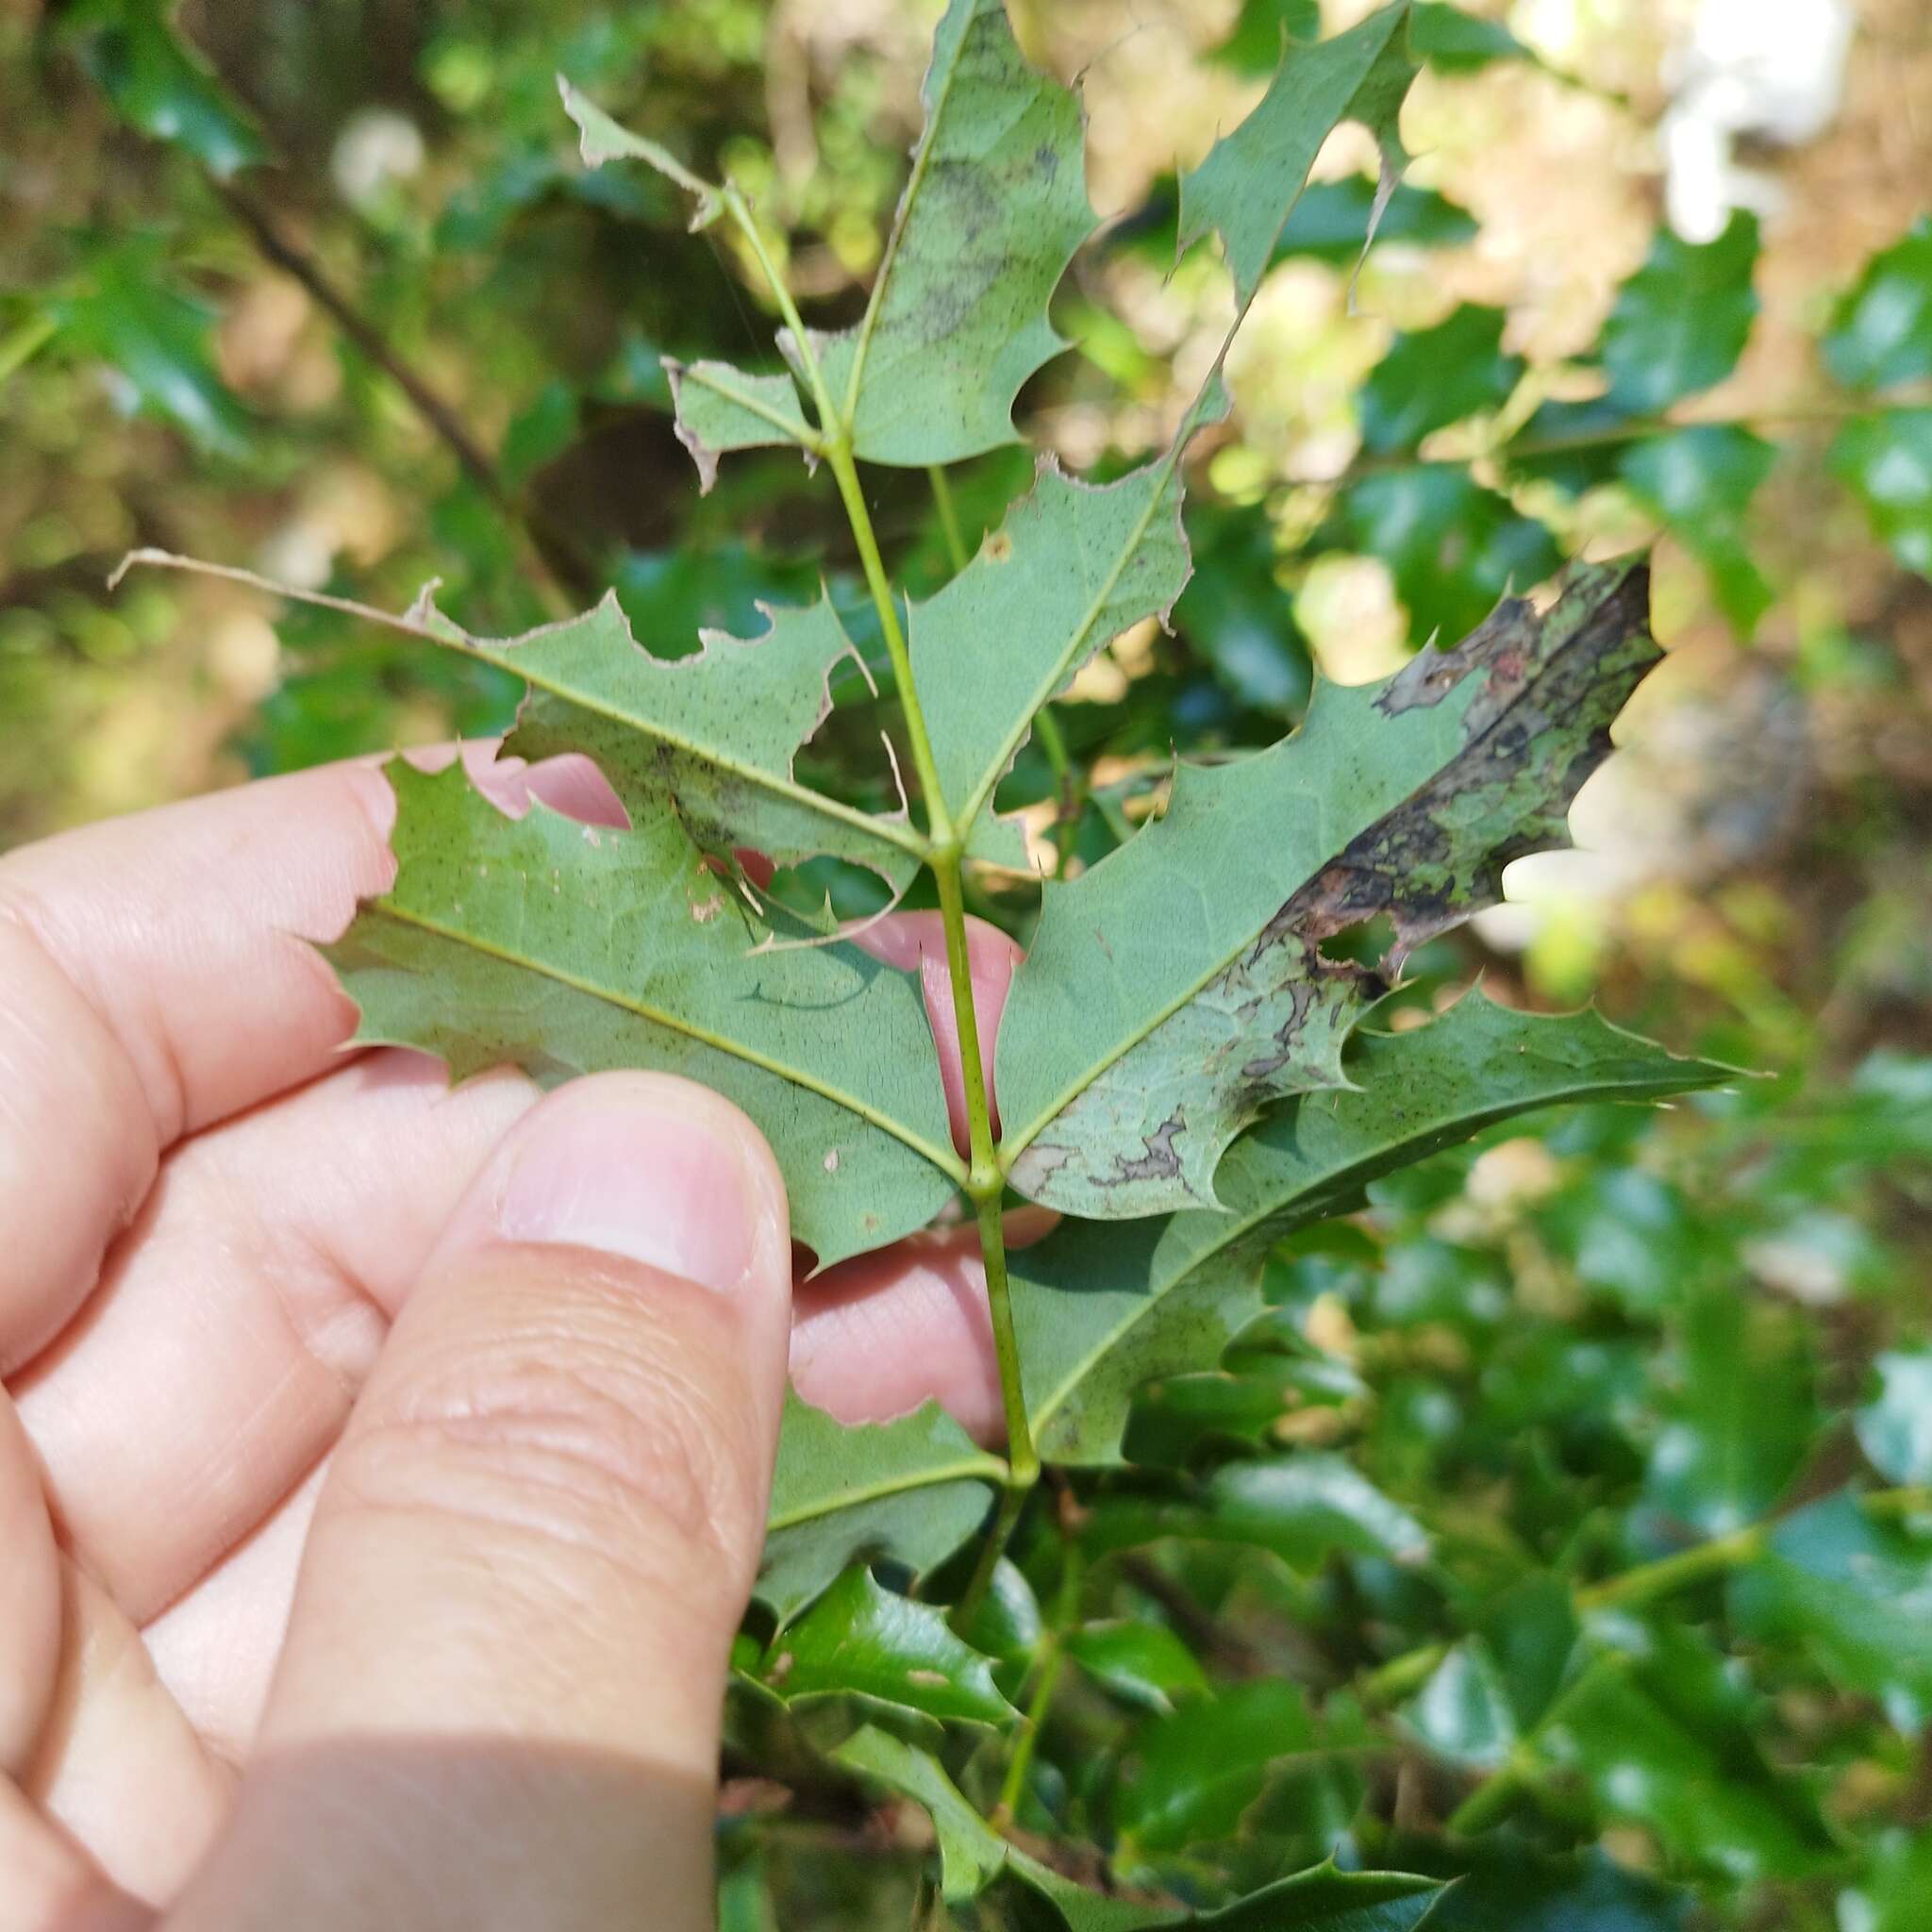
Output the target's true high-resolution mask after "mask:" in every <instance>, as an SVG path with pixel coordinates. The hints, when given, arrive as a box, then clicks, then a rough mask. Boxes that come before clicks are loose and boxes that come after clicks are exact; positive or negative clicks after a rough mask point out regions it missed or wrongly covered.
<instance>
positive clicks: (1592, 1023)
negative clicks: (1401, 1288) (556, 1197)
mask: <svg viewBox="0 0 1932 1932" xmlns="http://www.w3.org/2000/svg"><path fill="white" fill-rule="evenodd" d="M1347 1070H1348V1073H1349V1074H1350V1076H1351V1078H1352V1079H1353V1080H1354V1082H1355V1083H1356V1084H1355V1087H1354V1088H1353V1089H1351V1090H1342V1091H1335V1092H1330V1093H1319V1094H1309V1095H1307V1096H1305V1097H1304V1098H1302V1099H1301V1100H1300V1101H1298V1102H1296V1103H1295V1104H1294V1105H1293V1106H1292V1107H1290V1108H1283V1109H1282V1110H1281V1111H1279V1112H1278V1113H1276V1114H1274V1115H1273V1116H1272V1117H1271V1118H1270V1119H1269V1120H1268V1121H1267V1122H1265V1123H1264V1124H1262V1125H1261V1126H1260V1127H1258V1128H1257V1129H1256V1130H1255V1131H1254V1132H1253V1133H1251V1134H1249V1135H1247V1136H1245V1137H1244V1138H1243V1139H1242V1140H1241V1141H1237V1142H1236V1143H1235V1145H1234V1147H1233V1148H1231V1149H1230V1150H1229V1153H1228V1156H1227V1158H1226V1160H1225V1161H1224V1163H1223V1167H1222V1171H1221V1174H1220V1175H1219V1181H1220V1186H1221V1192H1222V1196H1223V1199H1224V1201H1225V1203H1226V1205H1227V1209H1228V1211H1227V1212H1224V1213H1222V1212H1215V1211H1213V1210H1210V1209H1191V1210H1189V1211H1187V1212H1184V1213H1180V1214H1175V1215H1172V1216H1170V1217H1168V1218H1167V1219H1165V1220H1162V1221H1142V1222H1135V1223H1131V1224H1127V1225H1125V1226H1112V1225H1108V1224H1104V1223H1092V1222H1088V1223H1075V1222H1069V1223H1068V1224H1065V1225H1063V1226H1062V1227H1060V1228H1059V1229H1058V1230H1057V1231H1056V1232H1055V1233H1054V1234H1052V1235H1051V1236H1049V1237H1048V1238H1047V1239H1046V1240H1045V1241H1041V1243H1040V1244H1039V1245H1038V1246H1037V1247H1032V1248H1027V1249H1024V1250H1022V1251H1021V1252H1019V1253H1017V1254H1015V1255H1013V1256H1012V1257H1010V1259H1009V1267H1010V1270H1011V1274H1012V1294H1013V1313H1014V1320H1015V1322H1016V1324H1017V1325H1018V1328H1019V1333H1020V1342H1021V1355H1022V1358H1023V1361H1024V1384H1025V1390H1026V1401H1027V1407H1028V1410H1029V1412H1030V1413H1031V1415H1032V1418H1033V1430H1034V1437H1035V1440H1036V1441H1037V1442H1038V1443H1039V1445H1040V1449H1041V1455H1042V1456H1044V1457H1047V1458H1048V1459H1049V1460H1051V1461H1055V1462H1061V1463H1074V1464H1079V1463H1088V1464H1108V1463H1118V1462H1119V1461H1120V1460H1121V1459H1122V1457H1121V1437H1122V1432H1123V1431H1124V1428H1125V1426H1126V1421H1127V1412H1128V1408H1129V1406H1130V1405H1131V1403H1132V1401H1133V1397H1134V1393H1135V1391H1136V1390H1138V1389H1140V1388H1141V1386H1142V1385H1143V1384H1145V1383H1146V1382H1148V1381H1150V1380H1152V1379H1153V1378H1155V1377H1156V1376H1158V1375H1167V1374H1179V1373H1182V1372H1184V1371H1187V1370H1190V1369H1200V1368H1207V1367H1211V1366H1212V1365H1213V1364H1214V1363H1215V1362H1216V1361H1218V1360H1219V1358H1220V1356H1221V1351H1222V1349H1223V1348H1224V1346H1225V1344H1226V1343H1227V1341H1229V1340H1230V1338H1231V1337H1232V1336H1233V1335H1234V1334H1235V1333H1237V1332H1238V1331H1239V1330H1240V1329H1241V1327H1242V1326H1243V1325H1244V1324H1246V1323H1247V1322H1248V1321H1249V1320H1251V1319H1252V1318H1253V1317H1254V1316H1255V1315H1256V1314H1257V1313H1258V1312H1259V1310H1260V1307H1261V1298H1260V1260H1261V1257H1263V1255H1264V1254H1265V1252H1266V1250H1267V1249H1268V1248H1269V1246H1271V1245H1272V1244H1273V1243H1274V1241H1278V1240H1279V1239H1280V1238H1281V1237H1282V1236H1283V1235H1286V1234H1291V1233H1292V1232H1293V1231H1294V1230H1295V1229H1296V1228H1298V1227H1305V1226H1307V1225H1308V1224H1310V1223H1312V1222H1316V1221H1323V1220H1326V1219H1328V1218H1329V1217H1330V1216H1332V1215H1335V1214H1339V1213H1345V1212H1347V1211H1348V1210H1349V1209H1350V1208H1354V1207H1356V1206H1357V1205H1358V1203H1359V1202H1360V1200H1361V1196H1362V1190H1363V1188H1364V1187H1365V1186H1366V1185H1367V1183H1368V1182H1370V1181H1372V1180H1374V1179H1375V1178H1376V1177H1377V1176H1378V1175H1381V1174H1389V1173H1391V1172H1392V1171H1393V1170H1395V1169H1397V1168H1400V1167H1406V1166H1407V1165H1409V1164H1410V1163H1411V1162H1413V1161H1416V1160H1420V1159H1423V1158H1425V1157H1426V1156H1428V1155H1430V1154H1434V1153H1437V1152H1439V1151H1440V1150H1441V1149H1442V1148H1444V1147H1447V1146H1451V1145H1454V1144H1455V1143H1456V1142H1457V1141H1464V1140H1467V1139H1468V1138H1469V1137H1470V1136H1471V1135H1473V1134H1475V1133H1478V1132H1480V1131H1481V1130H1482V1129H1483V1128H1484V1127H1486V1126H1490V1125H1492V1124H1495V1123H1496V1122H1498V1121H1502V1120H1507V1119H1509V1118H1510V1117H1511V1116H1513V1115H1516V1114H1520V1113H1526V1112H1529V1111H1531V1110H1533V1109H1534V1108H1540V1107H1549V1106H1555V1105H1557V1104H1559V1103H1562V1102H1565V1101H1575V1100H1590V1099H1631V1100H1637V1099H1651V1098H1657V1097H1659V1096H1662V1095H1664V1094H1669V1093H1678V1092H1684V1091H1689V1090H1691V1089H1692V1088H1697V1087H1708V1086H1712V1085H1715V1084H1717V1083H1718V1082H1719V1081H1721V1080H1723V1079H1724V1078H1725V1077H1726V1076H1727V1070H1726V1069H1724V1068H1722V1067H1717V1066H1713V1065H1710V1064H1709V1063H1707V1062H1705V1061H1699V1060H1687V1059H1678V1058H1674V1057H1673V1056H1672V1055H1670V1054H1667V1053H1665V1052H1664V1051H1663V1050H1662V1049H1661V1048H1659V1047H1656V1046H1653V1045H1651V1044H1650V1043H1649V1042H1647V1041H1642V1040H1640V1039H1639V1038H1638V1037H1637V1036H1636V1035H1635V1034H1630V1033H1624V1032H1623V1031H1621V1030H1620V1029H1618V1028H1617V1027H1614V1026H1612V1025H1610V1024H1609V1023H1608V1022H1607V1021H1606V1020H1603V1019H1602V1018H1600V1017H1599V1016H1598V1015H1597V1014H1595V1013H1593V1012H1583V1013H1576V1014H1572V1015H1569V1016H1567V1017H1564V1018H1557V1019H1547V1018H1541V1017H1536V1016H1532V1015H1528V1014H1523V1013H1513V1012H1511V1011H1509V1010H1508V1009H1507V1008H1504V1007H1498V1006H1496V1005H1494V1004H1493V1003H1492V1002H1491V1001H1490V1000H1489V999H1487V998H1485V997H1484V996H1483V995H1482V994H1481V993H1479V992H1474V993H1471V994H1469V995H1468V996H1467V997H1465V998H1464V999H1462V1000H1461V1001H1459V1002H1458V1003H1457V1005H1456V1006H1455V1007H1453V1008H1450V1010H1449V1011H1448V1012H1447V1013H1445V1014H1444V1015H1443V1016H1442V1017H1441V1019H1440V1020H1437V1021H1436V1022H1435V1023H1434V1024H1431V1025H1428V1026H1425V1027H1423V1028H1421V1029H1419V1030H1416V1031H1413V1032H1407V1033H1391V1034H1375V1033H1365V1034H1363V1035H1361V1036H1359V1037H1358V1038H1357V1041H1355V1043H1354V1045H1353V1047H1352V1049H1351V1053H1350V1058H1349V1061H1348V1069H1347Z"/></svg>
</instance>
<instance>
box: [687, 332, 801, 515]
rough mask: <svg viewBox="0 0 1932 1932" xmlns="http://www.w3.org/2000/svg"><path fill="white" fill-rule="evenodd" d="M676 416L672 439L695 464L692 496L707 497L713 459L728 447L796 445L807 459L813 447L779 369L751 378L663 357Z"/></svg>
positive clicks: (715, 365) (720, 366)
mask: <svg viewBox="0 0 1932 1932" xmlns="http://www.w3.org/2000/svg"><path fill="white" fill-rule="evenodd" d="M663 363H664V375H665V377H666V379H667V380H668V381H669V382H670V384H671V403H672V408H674V409H675V412H676V419H677V440H678V441H680V442H681V443H683V445H684V446H685V448H686V449H688V450H690V452H691V460H692V461H693V462H695V463H696V464H697V466H698V494H699V495H700V496H708V495H709V494H710V491H711V486H712V485H713V484H714V483H715V482H717V480H718V457H719V454H720V453H721V452H722V451H724V450H733V449H764V448H768V447H769V446H770V445H772V444H774V443H787V442H791V443H796V444H798V446H799V447H800V448H801V449H803V450H805V451H806V452H807V453H808V454H807V460H808V461H810V460H811V453H812V452H815V451H816V450H817V449H818V447H819V434H818V431H817V430H816V429H814V428H813V427H812V426H811V425H810V424H809V423H808V422H807V421H806V420H805V408H804V406H803V404H801V403H800V401H799V399H798V389H797V386H796V385H795V384H794V383H793V382H792V380H791V377H790V376H789V375H786V374H785V373H784V372H783V371H782V370H781V371H779V372H778V374H776V375H747V374H746V373H745V372H744V371H743V370H741V369H734V368H733V367H732V366H731V364H730V363H728V362H690V363H686V362H677V361H674V360H673V359H672V358H670V357H669V356H666V357H665V358H663Z"/></svg>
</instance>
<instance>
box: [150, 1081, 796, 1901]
mask: <svg viewBox="0 0 1932 1932" xmlns="http://www.w3.org/2000/svg"><path fill="white" fill-rule="evenodd" d="M789 1304H790V1245H789V1236H788V1230H787V1217H786V1211H785V1203H784V1197H783V1193H782V1191H781V1188H780V1184H779V1181H778V1176H777V1173H776V1169H775V1167H774V1164H773V1162H772V1158H771V1156H770V1154H769V1152H768V1151H767V1150H766V1148H765V1146H764V1143H763V1141H761V1140H759V1138H758V1135H757V1134H756V1132H755V1131H754V1130H753V1129H752V1128H751V1127H750V1126H749V1125H748V1124H746V1123H745V1122H744V1120H743V1119H742V1117H741V1116H740V1115H739V1114H738V1113H737V1112H736V1110H735V1109H733V1108H730V1107H729V1106H728V1105H726V1104H725V1103H724V1102H723V1101H720V1100H718V1099H717V1098H716V1097H715V1096H713V1095H710V1094H708V1093H706V1092H704V1091H702V1090H700V1089H697V1088H694V1087H691V1086H690V1085H688V1084H687V1083H685V1082H682V1081H678V1080H673V1079H669V1078H665V1077H662V1076H653V1075H647V1074H608V1075H603V1076H599V1077H596V1078H592V1079H590V1080H585V1081H580V1082H577V1083H575V1085H573V1086H571V1087H569V1088H566V1089H564V1090H563V1091H560V1092H558V1093H556V1094H554V1095H552V1096H550V1097H549V1098H548V1099H546V1100H544V1101H542V1102H541V1103H540V1104H539V1105H538V1106H537V1108H535V1109H533V1110H532V1112H531V1113H530V1114H528V1115H527V1116H526V1117H525V1119H524V1120H523V1121H522V1122H521V1123H520V1124H519V1125H518V1126H517V1127H516V1128H514V1129H513V1130H512V1131H511V1133H510V1134H509V1136H508V1139H507V1141H505V1143H504V1144H503V1146H502V1148H501V1149H500V1150H499V1151H498V1153H497V1155H496V1156H495V1157H494V1158H492V1160H491V1163H490V1164H489V1166H488V1167H487V1168H486V1170H485V1171H484V1173H483V1174H482V1175H481V1176H479V1178H478V1180H477V1181H476V1183H475V1186H474V1187H473V1188H472V1189H471V1190H470V1191H469V1193H468V1194H467V1195H466V1196H465V1198H464V1200H463V1202H462V1205H461V1206H460V1207H459V1208H458V1210H457V1212H456V1215H455V1218H454V1220H453V1221H452V1223H451V1224H450V1228H449V1230H448V1232H447V1234H446V1235H445V1237H444V1240H443V1241H442V1243H441V1245H440V1247H439V1249H438V1251H437V1253H436V1255H435V1256H434V1257H432V1259H431V1260H430V1262H429V1264H428V1267H427V1269H426V1270H425V1274H424V1277H423V1279H422V1280H421V1281H420V1282H419V1283H418V1285H417V1286H416V1288H415V1289H414V1291H412V1292H411V1294H410V1296H409V1298H408V1302H407V1304H406V1306H405V1307H404V1309H403V1312H402V1314H401V1316H400V1317H399V1319H398V1321H397V1323H396V1324H395V1327H394V1329H393V1330H392V1331H391V1337H390V1340H389V1342H388V1343H387V1345H386V1346H385V1349H384V1351H383V1354H382V1357H381V1358H380V1360H379V1361H378V1363H377V1365H376V1368H375V1374H373V1375H372V1377H371V1379H370V1382H369V1384H368V1386H367V1388H366V1389H365V1390H364V1391H363V1394H362V1397H361V1400H360V1401H359V1402H358V1406H357V1408H356V1412H355V1414H354V1416H353V1418H352V1420H351V1422H350V1424H349V1427H348V1429H347V1431H346V1432H345V1434H344V1436H343V1439H342V1441H341V1446H340V1447H339V1449H338V1450H337V1452H336V1455H335V1457H334V1460H333V1463H332V1465H331V1468H330V1471H329V1474H328V1477H327V1479H326V1481H325V1484H324V1486H323V1492H322V1496H321V1499H320V1502H319V1505H318V1507H317V1513H316V1518H315V1522H314V1524H313V1526H312V1528H311V1530H310V1533H309V1540H308V1550H307V1554H306V1556H305V1558H304V1562H303V1569H302V1574H301V1578H300V1581H299V1583H298V1586H297V1592H296V1602H295V1609H294V1614H293V1618H292V1621H291V1627H290V1633H289V1641H288V1646H287V1649H286V1651H285V1652H284V1655H283V1658H282V1663H281V1667H280V1670H279V1672H278V1674H277V1677H276V1681H275V1689H274V1691H273V1694H272V1696H271V1700H270V1707H269V1712H268V1717H267V1720H266V1723H265V1725H264V1730H263V1735H262V1739H261V1742H260V1745H259V1747H258V1765H259V1766H260V1767H261V1770H260V1774H259V1775H258V1774H257V1773H255V1772H251V1774H250V1778H249V1781H248V1783H247V1785H246V1786H245V1787H244V1790H243V1794H242V1804H241V1807H240V1811H239V1814H238V1818H237V1822H236V1825H235V1828H234V1829H233V1830H232V1831H231V1832H230V1833H229V1834H228V1836H227V1837H226V1838H225V1840H224V1842H223V1845H222V1847H221V1848H220V1850H219V1851H218V1852H217V1854H216V1856H215V1857H214V1859H213V1860H212V1861H211V1864H210V1866H209V1867H208V1871H207V1872H206V1874H204V1875H203V1876H202V1877H201V1878H199V1879H197V1881H196V1885H195V1888H194V1890H193V1892H192V1896H191V1903H190V1908H189V1910H188V1917H189V1918H190V1919H191V1921H192V1923H193V1924H195V1925H196V1926H197V1927H200V1926H203V1925H207V1926H210V1927H225V1926H229V1925H240V1924H250V1925H253V1924H270V1923H275V1922H276V1920H277V1917H278V1916H281V1917H286V1916H287V1912H286V1911H285V1910H284V1909H283V1907H287V1906H289V1905H290V1904H291V1901H293V1900H296V1899H299V1900H300V1901H301V1903H302V1906H303V1908H304V1910H305V1911H306V1912H307V1913H308V1914H309V1915H310V1920H311V1921H312V1922H313V1923H325V1924H332V1925H341V1926H344V1927H359V1926H363V1925H375V1924H381V1925H384V1926H388V1925H394V1924H408V1925H410V1926H421V1927H440V1926H444V1925H448V1926H452V1927H454V1926H458V1925H460V1926H463V1927H491V1926H496V1925H504V1926H509V1925H525V1924H538V1923H542V1924H546V1925H559V1926H561V1925H569V1926H575V1925H579V1924H581V1925H583V1926H585V1927H590V1926H593V1925H594V1926H598V1927H602V1926H605V1925H608V1924H616V1923H620V1922H621V1921H622V1919H623V1917H624V1914H625V1911H626V1910H631V1911H634V1909H635V1901H636V1899H637V1898H639V1897H649V1898H650V1899H651V1900H652V1901H653V1913H652V1916H653V1923H654V1924H662V1925H665V1926H667V1927H687V1926H688V1927H690V1928H692V1932H695V1928H697V1927H699V1926H702V1925H705V1924H708V1917H709V1910H710V1898H709V1839H710V1806H711V1794H712V1785H713V1780H714V1777H715V1766H716V1753H717V1743H718V1718H719V1705H720V1699H721V1691H722V1685H723V1681H724V1666H725V1659H726V1657H727V1655H728V1651H729V1645H730V1641H731V1637H732V1635H733V1632H734V1631H735V1629H736V1627H737V1624H738V1620H739V1618H740V1616H741V1613H742V1610H743V1606H744V1602H745V1598H746V1595H747V1592H748V1591H749V1588H750V1584H751V1580H752V1577H753V1574H754V1572H755V1569H756V1564H757V1558H758V1547H759V1543H760V1541H761V1537H762V1530H763V1520H764V1508H765V1497H766V1491H767V1487H768V1482H769V1475H770V1464H771V1459H772V1454H773V1448H774V1442H775V1440H776V1432H777V1419H778V1412H779V1408H780V1405H781V1398H782V1392H783V1383H784V1365H785V1348H786V1335H787V1330H788V1326H789ZM318 1817H325V1818H326V1819H327V1820H328V1828H327V1829H326V1830H325V1831H324V1830H318V1829H317V1828H316V1824H315V1821H316V1819H317V1818H318ZM512 1821H513V1822H514V1827H515V1828H514V1832H513V1833H512V1832H511V1831H510V1830H509V1828H508V1827H509V1825H510V1824H511V1822H512ZM318 1842H324V1843H325V1844H326V1847H327V1848H326V1851H325V1853H323V1854H321V1855H318V1854H317V1853H316V1851H315V1850H314V1846H315V1845H316V1843H318ZM560 1914H561V1915H560Z"/></svg>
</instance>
